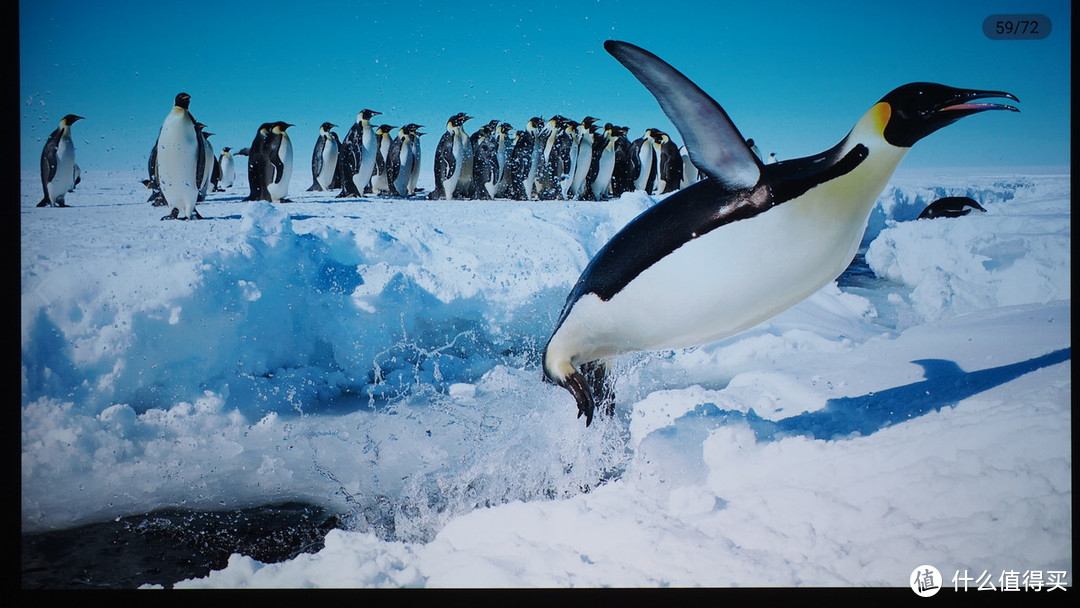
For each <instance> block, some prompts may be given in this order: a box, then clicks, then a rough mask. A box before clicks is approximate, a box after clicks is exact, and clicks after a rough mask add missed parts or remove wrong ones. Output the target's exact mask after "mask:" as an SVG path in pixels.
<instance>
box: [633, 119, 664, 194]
mask: <svg viewBox="0 0 1080 608" xmlns="http://www.w3.org/2000/svg"><path fill="white" fill-rule="evenodd" d="M654 131H656V132H659V131H658V130H657V129H645V135H643V136H641V137H639V138H637V139H635V140H634V141H633V142H632V143H631V144H630V151H631V153H632V156H631V157H630V162H631V164H632V166H633V169H632V172H633V174H634V190H642V191H644V192H645V194H652V193H653V186H654V185H655V184H656V150H655V148H654V146H653V144H655V143H656V139H655V138H654V137H653V132H654Z"/></svg>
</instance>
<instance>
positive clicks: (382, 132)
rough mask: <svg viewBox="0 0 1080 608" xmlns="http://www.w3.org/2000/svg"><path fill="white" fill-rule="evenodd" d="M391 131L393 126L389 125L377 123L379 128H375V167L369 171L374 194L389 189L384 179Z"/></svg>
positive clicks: (391, 139) (385, 191) (391, 138)
mask: <svg viewBox="0 0 1080 608" xmlns="http://www.w3.org/2000/svg"><path fill="white" fill-rule="evenodd" d="M393 132H394V127H392V126H390V125H379V128H377V129H375V139H376V145H375V168H374V169H373V170H372V172H371V193H372V194H373V195H375V196H379V195H380V194H383V193H388V192H389V191H390V187H389V182H387V179H386V157H387V155H389V153H390V144H391V143H393V141H394V137H393V135H391V134H392V133H393Z"/></svg>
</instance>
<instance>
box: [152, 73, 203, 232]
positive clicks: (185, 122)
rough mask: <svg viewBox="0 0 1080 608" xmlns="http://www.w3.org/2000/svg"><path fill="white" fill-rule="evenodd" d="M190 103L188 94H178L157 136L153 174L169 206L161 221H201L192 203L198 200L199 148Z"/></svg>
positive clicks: (200, 150)
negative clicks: (195, 219) (167, 213)
mask: <svg viewBox="0 0 1080 608" xmlns="http://www.w3.org/2000/svg"><path fill="white" fill-rule="evenodd" d="M190 104H191V96H190V95H188V94H187V93H180V94H178V95H177V96H176V100H175V101H174V102H173V109H172V110H171V111H170V112H169V115H168V116H166V117H165V122H164V123H162V125H161V131H160V132H159V134H158V139H157V146H156V150H157V154H155V155H154V160H155V162H156V166H155V169H154V174H155V175H156V176H157V180H158V184H159V185H160V187H161V194H162V196H164V197H165V201H166V203H168V205H169V206H170V207H172V211H171V212H170V214H169V215H166V216H165V217H163V218H161V219H181V220H187V219H191V218H199V219H202V216H201V215H199V212H198V211H196V210H195V203H197V202H198V199H199V182H198V178H199V175H198V171H199V165H200V164H201V163H202V158H203V155H202V152H203V148H202V144H201V142H200V139H199V134H198V132H197V131H196V129H195V119H194V118H192V116H191V112H189V111H188V106H189V105H190Z"/></svg>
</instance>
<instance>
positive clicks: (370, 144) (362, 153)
mask: <svg viewBox="0 0 1080 608" xmlns="http://www.w3.org/2000/svg"><path fill="white" fill-rule="evenodd" d="M379 114H381V112H376V111H374V110H368V109H364V110H361V111H360V113H359V114H357V115H356V122H355V123H353V126H352V127H351V128H350V129H349V132H348V133H347V134H346V135H345V140H344V141H342V142H341V149H340V152H339V156H338V162H340V163H341V165H342V166H341V193H340V194H339V195H338V196H353V197H359V196H363V195H364V191H365V190H366V189H367V187H368V184H369V183H370V181H371V173H372V172H373V171H374V170H375V150H376V148H377V146H378V140H377V139H376V137H375V129H374V128H373V127H372V126H371V119H372V118H374V117H375V116H378V115H379Z"/></svg>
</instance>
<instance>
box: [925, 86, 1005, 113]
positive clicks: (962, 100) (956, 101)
mask: <svg viewBox="0 0 1080 608" xmlns="http://www.w3.org/2000/svg"><path fill="white" fill-rule="evenodd" d="M990 97H1001V98H1004V99H1011V100H1013V101H1015V102H1019V101H1020V100H1019V99H1017V98H1016V96H1015V95H1013V94H1011V93H1006V92H1004V91H979V90H976V89H961V90H960V91H958V92H957V94H956V96H955V97H954V98H953V99H951V100H948V101H946V102H945V103H944V104H942V107H940V108H938V109H937V112H963V113H964V114H963V115H964V116H967V115H969V114H975V113H977V112H985V111H986V110H1009V111H1011V112H1019V111H1020V110H1019V109H1017V108H1016V107H1014V106H1010V105H1005V104H999V103H971V102H972V101H973V100H976V99H986V98H990Z"/></svg>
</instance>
